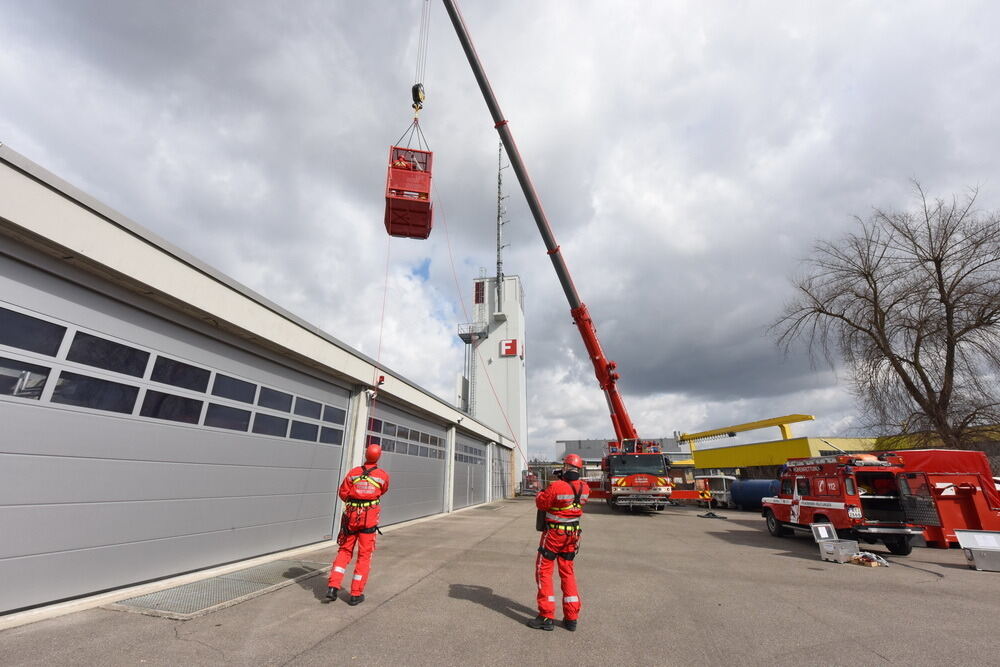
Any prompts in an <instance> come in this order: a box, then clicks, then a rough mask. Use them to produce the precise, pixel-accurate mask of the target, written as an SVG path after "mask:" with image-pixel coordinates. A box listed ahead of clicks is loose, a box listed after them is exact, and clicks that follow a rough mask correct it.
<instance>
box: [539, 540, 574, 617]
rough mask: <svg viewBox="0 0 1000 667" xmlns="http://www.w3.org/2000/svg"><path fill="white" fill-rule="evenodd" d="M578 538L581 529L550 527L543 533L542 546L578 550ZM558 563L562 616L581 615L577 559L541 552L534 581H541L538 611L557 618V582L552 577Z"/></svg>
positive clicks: (550, 548)
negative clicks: (576, 571)
mask: <svg viewBox="0 0 1000 667" xmlns="http://www.w3.org/2000/svg"><path fill="white" fill-rule="evenodd" d="M579 542H580V533H579V532H569V531H562V530H547V531H545V532H543V533H542V538H541V541H540V543H539V546H541V547H544V548H545V549H548V550H549V551H552V552H555V553H557V554H558V553H565V552H568V551H576V549H577V546H578V544H579ZM556 564H558V567H559V583H560V584H561V586H562V593H563V600H562V610H563V618H565V619H567V620H570V621H573V620H576V619H577V618H578V617H579V615H580V591H579V590H578V589H577V586H576V573H575V571H574V569H573V564H574V561H571V560H566V559H565V558H559V557H556V558H555V559H554V560H549V559H548V558H546V557H545V556H543V555H542V554H541V553H539V554H537V555H536V556H535V583H536V584H537V585H538V597H537V602H538V615H539V616H544V617H546V618H555V615H556V602H555V600H556V598H555V582H554V581H553V580H552V571H553V570H554V569H556Z"/></svg>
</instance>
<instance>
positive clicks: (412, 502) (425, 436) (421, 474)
mask: <svg viewBox="0 0 1000 667" xmlns="http://www.w3.org/2000/svg"><path fill="white" fill-rule="evenodd" d="M367 442H377V443H378V444H380V445H381V446H382V459H381V460H380V461H379V465H380V466H381V467H382V468H384V469H385V470H386V472H388V473H389V475H390V476H391V484H390V488H389V493H387V494H386V495H385V496H384V497H383V498H382V518H381V519H380V521H381V523H382V524H383V525H389V524H393V523H399V522H400V521H408V520H410V519H416V518H419V517H423V516H429V515H431V514H439V513H441V512H443V511H444V509H445V507H444V487H445V459H444V454H445V428H444V426H442V425H440V424H436V423H434V422H431V421H429V420H427V419H424V418H422V417H420V416H417V415H416V414H414V413H412V412H409V411H407V410H405V409H403V408H402V407H398V406H394V405H390V404H387V403H383V402H378V403H376V404H375V406H374V410H373V412H372V415H371V418H370V419H369V420H368V431H367Z"/></svg>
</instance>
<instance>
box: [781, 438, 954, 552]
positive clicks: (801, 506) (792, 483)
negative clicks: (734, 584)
mask: <svg viewBox="0 0 1000 667" xmlns="http://www.w3.org/2000/svg"><path fill="white" fill-rule="evenodd" d="M761 513H762V515H763V516H764V518H765V519H766V520H767V530H768V532H770V533H771V535H774V536H775V537H781V536H784V535H788V534H790V532H791V531H792V530H802V531H808V530H809V525H810V524H812V523H825V522H829V523H832V524H833V525H834V526H835V527H836V528H837V533H838V534H840V535H841V536H844V537H847V536H848V535H854V536H855V537H856V538H857V539H858V540H860V541H863V542H867V543H869V544H875V543H876V542H882V543H883V544H885V546H886V548H887V549H889V551H890V552H891V553H894V554H897V555H901V556H905V555H906V554H908V553H910V551H912V549H913V547H912V545H911V544H910V540H911V538H912V536H914V535H920V534H922V533H923V527H924V526H926V525H936V524H933V523H932V522H935V521H937V516H938V515H937V509H936V507H935V503H934V498H933V496H932V495H931V492H930V488H929V485H928V483H927V476H926V475H925V474H924V473H922V472H915V471H912V470H909V469H907V468H906V466H905V457H900V456H894V457H891V458H890V459H889V460H881V459H879V458H877V457H875V456H873V455H871V454H848V455H842V456H821V457H817V458H809V459H791V460H789V461H788V463H786V464H785V468H784V470H783V472H782V474H781V489H780V491H779V493H778V495H777V496H774V497H771V498H764V500H763V510H762V512H761Z"/></svg>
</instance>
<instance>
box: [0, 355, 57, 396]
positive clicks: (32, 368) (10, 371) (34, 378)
mask: <svg viewBox="0 0 1000 667" xmlns="http://www.w3.org/2000/svg"><path fill="white" fill-rule="evenodd" d="M49 372H50V370H49V369H48V368H45V367H44V366H38V365H36V364H29V363H25V362H23V361H17V360H16V359H8V358H5V357H0V394H2V395H4V396H17V397H18V398H30V399H34V400H36V401H37V400H38V399H39V398H41V396H42V390H43V389H45V381H46V380H47V379H48V377H49Z"/></svg>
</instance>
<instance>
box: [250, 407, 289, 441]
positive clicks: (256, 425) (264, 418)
mask: <svg viewBox="0 0 1000 667" xmlns="http://www.w3.org/2000/svg"><path fill="white" fill-rule="evenodd" d="M253 432H254V433H258V434H260V435H276V436H279V437H282V438H283V437H285V436H286V435H287V434H288V420H287V419H285V418H284V417H275V416H274V415H269V414H265V413H263V412H258V413H257V414H255V415H254V418H253Z"/></svg>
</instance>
